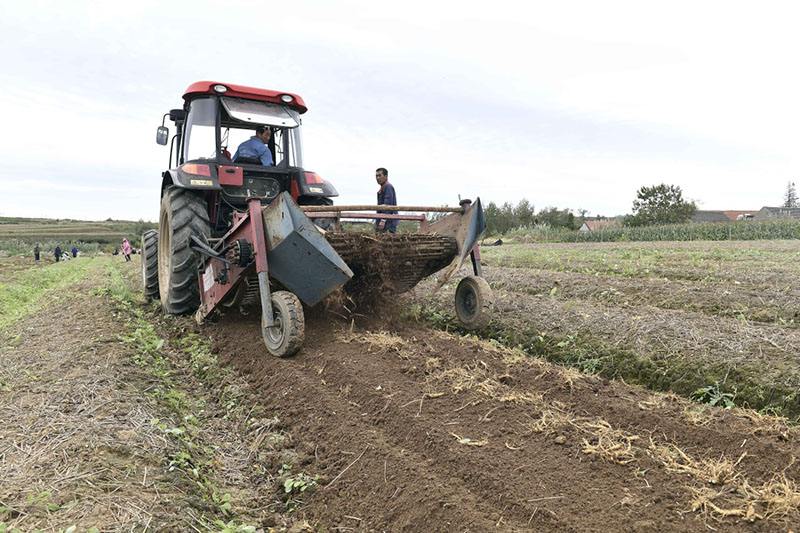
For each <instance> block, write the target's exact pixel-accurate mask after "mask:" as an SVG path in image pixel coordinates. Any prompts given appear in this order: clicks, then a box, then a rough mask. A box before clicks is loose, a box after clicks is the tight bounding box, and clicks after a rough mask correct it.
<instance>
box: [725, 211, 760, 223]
mask: <svg viewBox="0 0 800 533" xmlns="http://www.w3.org/2000/svg"><path fill="white" fill-rule="evenodd" d="M723 213H724V214H725V216H726V217H728V219H729V220H734V221H735V220H739V215H755V214H756V213H758V209H752V210H750V211H723Z"/></svg>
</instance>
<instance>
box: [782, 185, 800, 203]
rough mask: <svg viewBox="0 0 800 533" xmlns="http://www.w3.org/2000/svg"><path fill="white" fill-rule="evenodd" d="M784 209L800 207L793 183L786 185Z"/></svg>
mask: <svg viewBox="0 0 800 533" xmlns="http://www.w3.org/2000/svg"><path fill="white" fill-rule="evenodd" d="M783 207H800V204H798V201H797V189H796V188H795V186H794V182H793V181H790V182H789V183H788V184H787V185H786V194H785V195H784V196H783Z"/></svg>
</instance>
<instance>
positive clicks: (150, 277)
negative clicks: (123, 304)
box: [142, 229, 159, 301]
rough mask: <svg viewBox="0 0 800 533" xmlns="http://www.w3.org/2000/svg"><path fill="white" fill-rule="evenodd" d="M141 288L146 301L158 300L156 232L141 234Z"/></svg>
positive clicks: (150, 230) (150, 231)
mask: <svg viewBox="0 0 800 533" xmlns="http://www.w3.org/2000/svg"><path fill="white" fill-rule="evenodd" d="M142 287H143V288H144V297H145V298H147V300H148V301H149V300H158V297H159V294H158V232H157V231H156V230H154V229H149V230H147V231H145V232H144V233H143V234H142Z"/></svg>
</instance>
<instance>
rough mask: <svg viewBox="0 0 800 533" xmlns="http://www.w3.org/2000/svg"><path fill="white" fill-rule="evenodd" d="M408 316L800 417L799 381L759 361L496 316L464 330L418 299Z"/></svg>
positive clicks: (569, 361)
mask: <svg viewBox="0 0 800 533" xmlns="http://www.w3.org/2000/svg"><path fill="white" fill-rule="evenodd" d="M408 317H410V318H412V319H413V320H416V321H421V322H425V323H427V324H430V325H432V326H433V327H435V328H437V329H441V330H444V331H453V332H457V333H461V334H467V333H471V334H477V335H478V336H479V337H481V338H484V339H492V340H495V341H498V342H500V343H501V344H503V345H505V346H509V347H513V348H519V349H521V350H522V351H524V352H525V353H526V354H528V355H530V356H533V357H540V358H542V359H545V360H547V361H550V362H552V363H556V364H559V365H564V366H570V367H574V368H578V369H580V370H581V371H583V372H586V373H589V374H597V375H601V376H603V377H606V378H609V379H614V378H621V379H623V380H625V381H626V382H628V383H634V384H637V385H641V386H643V387H647V388H649V389H652V390H656V391H662V392H667V391H669V392H674V393H676V394H680V395H682V396H685V397H687V398H690V399H694V400H697V401H700V402H703V403H711V404H715V405H720V406H724V407H732V406H734V405H738V406H741V407H746V408H751V409H758V410H760V411H761V412H764V413H769V414H773V415H780V416H785V417H789V418H792V419H793V421H797V420H798V419H800V387H799V386H798V385H792V384H775V383H765V382H763V381H760V379H759V377H760V375H761V374H760V370H759V368H758V366H757V365H738V366H736V367H732V366H730V365H727V364H725V363H724V362H722V361H721V362H719V363H718V364H703V363H702V362H698V361H696V360H694V359H692V358H685V359H682V360H676V359H674V358H664V359H654V358H650V357H645V356H642V355H641V354H638V353H636V352H634V351H631V350H626V349H624V348H620V347H618V346H609V345H607V344H605V343H603V342H602V341H600V340H598V339H596V338H592V337H586V336H580V335H567V336H556V335H551V334H550V335H544V334H543V333H541V332H539V331H537V330H535V329H534V328H530V327H523V328H520V327H519V326H514V327H511V326H507V325H504V324H502V323H500V322H499V321H497V320H495V321H492V323H491V324H490V325H489V326H487V327H486V328H484V329H482V330H480V331H478V332H475V331H467V330H465V329H464V328H463V327H462V326H461V325H460V324H459V322H458V320H457V319H456V317H455V316H454V315H452V314H451V313H449V312H448V311H444V310H441V309H436V308H435V307H434V306H432V305H428V306H422V305H414V306H412V307H411V309H410V311H409V313H408Z"/></svg>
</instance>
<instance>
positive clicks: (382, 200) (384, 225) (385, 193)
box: [375, 167, 397, 233]
mask: <svg viewBox="0 0 800 533" xmlns="http://www.w3.org/2000/svg"><path fill="white" fill-rule="evenodd" d="M375 181H377V182H378V185H380V186H381V188H380V189H378V205H397V195H396V194H395V192H394V187H393V186H392V184H391V183H389V171H388V170H386V169H385V168H383V167H381V168H379V169H377V170H375ZM378 213H383V214H384V215H396V214H397V211H385V210H380V211H378ZM375 231H376V232H378V233H384V232H387V231H388V232H389V233H397V220H394V219H377V220H376V221H375Z"/></svg>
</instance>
